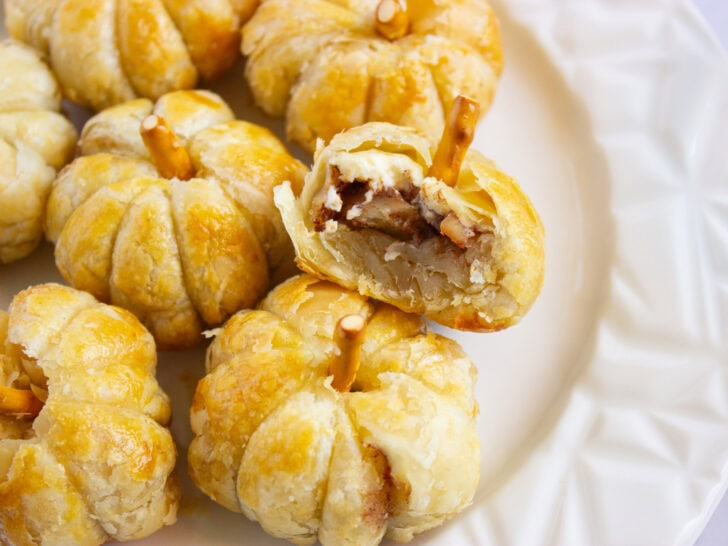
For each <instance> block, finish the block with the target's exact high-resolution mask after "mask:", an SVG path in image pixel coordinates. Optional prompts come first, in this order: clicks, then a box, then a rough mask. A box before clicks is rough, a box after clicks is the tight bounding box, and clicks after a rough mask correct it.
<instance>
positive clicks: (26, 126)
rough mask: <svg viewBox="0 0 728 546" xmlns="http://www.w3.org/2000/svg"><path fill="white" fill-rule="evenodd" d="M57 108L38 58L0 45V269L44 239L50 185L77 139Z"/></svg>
mask: <svg viewBox="0 0 728 546" xmlns="http://www.w3.org/2000/svg"><path fill="white" fill-rule="evenodd" d="M60 108H61V93H60V91H59V89H58V84H57V83H56V80H55V79H54V78H53V75H52V74H51V71H50V70H49V69H48V67H47V66H46V65H45V64H43V61H42V60H41V58H40V55H39V54H38V53H36V52H35V51H33V50H32V49H30V48H29V47H27V46H24V45H23V44H20V43H18V42H13V41H12V40H4V41H2V42H0V264H6V263H10V262H13V261H15V260H19V259H20V258H24V257H25V256H27V255H28V254H30V253H31V252H32V251H33V250H34V249H35V247H36V246H37V245H38V243H39V242H40V239H41V237H42V235H43V214H44V212H45V204H46V199H47V198H48V192H49V191H50V189H51V183H52V182H53V178H54V177H55V176H56V170H57V169H60V168H61V167H62V166H63V165H65V164H66V163H67V162H68V161H70V160H71V156H72V155H73V149H74V146H75V145H76V138H77V135H76V130H75V129H74V128H73V125H71V122H69V121H68V120H67V119H66V118H64V117H63V116H62V115H61V114H59V113H58V111H59V110H60Z"/></svg>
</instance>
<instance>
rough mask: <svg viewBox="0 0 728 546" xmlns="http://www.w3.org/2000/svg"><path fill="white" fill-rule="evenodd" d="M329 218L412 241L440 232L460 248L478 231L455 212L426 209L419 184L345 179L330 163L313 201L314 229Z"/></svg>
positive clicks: (326, 226) (323, 225)
mask: <svg viewBox="0 0 728 546" xmlns="http://www.w3.org/2000/svg"><path fill="white" fill-rule="evenodd" d="M332 222H333V223H335V224H342V225H344V226H346V227H348V228H349V229H351V230H361V229H374V230H377V231H379V232H381V233H386V234H387V235H389V236H391V237H393V238H395V239H397V240H400V241H407V242H414V243H416V244H419V243H421V242H422V241H424V240H426V239H429V238H432V237H436V236H437V235H439V234H442V235H444V236H445V237H447V238H448V239H449V240H450V241H452V242H453V243H454V244H455V245H457V246H458V247H460V248H465V247H466V246H467V245H468V244H469V243H471V242H472V241H473V239H474V238H475V237H476V236H477V235H478V233H477V232H476V231H475V230H473V229H471V228H468V227H466V226H465V225H463V224H462V223H461V222H460V221H459V220H458V218H457V216H456V215H455V214H453V213H449V214H447V216H442V215H441V214H438V213H437V212H435V211H433V210H430V209H428V208H427V207H426V205H425V203H424V200H423V199H422V198H421V196H420V190H419V188H418V187H417V186H415V185H414V184H413V183H412V182H411V181H410V182H405V183H401V184H399V187H394V186H388V185H384V184H372V183H371V182H370V181H362V180H354V181H353V182H346V181H343V180H342V179H341V173H340V172H339V170H338V168H337V167H336V166H334V165H331V166H330V172H329V180H328V181H327V184H325V185H324V188H323V189H322V190H321V191H320V192H319V195H318V196H317V197H316V199H314V202H313V224H314V228H315V229H316V231H319V232H321V231H327V230H329V229H331V228H332Z"/></svg>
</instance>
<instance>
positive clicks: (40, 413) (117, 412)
mask: <svg viewBox="0 0 728 546" xmlns="http://www.w3.org/2000/svg"><path fill="white" fill-rule="evenodd" d="M155 367H156V351H155V347H154V341H153V339H152V336H150V335H149V332H147V331H146V330H145V329H144V327H143V326H142V325H141V324H140V323H139V321H138V320H137V319H136V318H135V317H134V316H133V315H132V314H131V313H129V312H128V311H125V310H123V309H119V308H116V307H111V306H107V305H104V304H101V303H99V302H97V301H96V300H95V299H94V298H93V297H91V296H90V295H88V294H86V293H84V292H80V291H77V290H74V289H72V288H68V287H64V286H60V285H55V284H47V285H40V286H35V287H31V288H29V289H27V290H24V291H23V292H21V293H19V294H18V295H17V296H16V297H15V298H14V299H13V301H12V303H11V305H10V309H9V312H8V313H6V312H5V311H2V310H0V506H2V510H0V543H3V544H13V545H15V546H26V545H33V544H73V545H76V546H86V545H96V544H101V543H103V542H106V541H109V540H132V539H135V538H141V537H144V536H147V535H149V534H151V533H153V532H154V531H156V530H157V529H159V528H160V527H162V526H163V525H170V524H172V523H174V521H175V519H176V513H177V506H178V501H179V486H178V484H177V481H176V479H175V478H174V476H173V475H172V471H173V469H174V465H175V460H176V450H175V446H174V443H173V441H172V436H171V434H170V432H169V430H168V429H167V428H166V427H165V426H164V425H166V423H167V422H168V421H169V418H170V407H169V400H168V399H167V395H166V394H165V393H164V392H163V391H162V390H161V389H160V387H159V385H158V384H157V381H156V380H155V378H154V372H155Z"/></svg>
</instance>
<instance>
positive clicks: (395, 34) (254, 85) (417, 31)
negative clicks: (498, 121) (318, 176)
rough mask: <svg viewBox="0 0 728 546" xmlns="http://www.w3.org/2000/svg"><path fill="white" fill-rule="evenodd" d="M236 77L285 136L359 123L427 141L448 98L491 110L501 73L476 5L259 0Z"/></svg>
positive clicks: (496, 48) (443, 0) (306, 136)
mask: <svg viewBox="0 0 728 546" xmlns="http://www.w3.org/2000/svg"><path fill="white" fill-rule="evenodd" d="M243 54H244V55H246V56H247V57H248V59H247V65H246V69H245V75H246V78H247V80H248V83H249V84H250V87H251V89H252V91H253V95H254V98H255V100H256V102H257V103H258V105H259V106H261V107H262V108H263V110H265V111H266V112H267V113H268V114H271V115H274V116H283V115H284V114H285V115H286V123H287V131H288V136H289V138H291V139H292V140H294V141H296V142H298V143H300V144H301V145H302V146H304V147H305V148H307V149H308V150H309V151H312V150H313V148H314V145H315V142H316V139H317V138H322V139H324V140H325V141H329V140H330V139H331V138H332V137H333V136H334V135H335V134H336V133H338V132H339V131H342V130H344V129H347V128H349V127H354V126H357V125H361V124H363V123H365V122H367V121H387V122H390V123H395V124H398V125H406V126H411V127H415V128H417V129H419V130H420V131H422V132H423V133H424V134H425V135H427V136H428V137H429V138H430V139H431V140H432V141H433V142H434V141H435V140H436V139H437V137H438V136H439V135H440V133H441V132H442V129H443V124H444V119H445V116H446V114H447V111H448V109H449V107H450V104H451V103H452V101H453V100H454V99H455V97H456V96H457V95H460V94H464V95H468V96H471V97H473V98H474V99H475V100H477V101H478V102H479V103H480V104H481V106H482V108H483V110H482V111H483V112H485V109H486V108H487V106H488V105H490V103H491V100H492V98H493V94H494V91H495V87H496V84H497V80H498V78H499V76H500V72H501V68H502V52H501V42H500V34H499V30H498V22H497V20H496V17H495V15H494V13H493V11H492V9H491V8H490V6H489V5H488V3H487V2H486V1H485V0H416V1H415V0H412V1H409V2H406V1H405V0H365V1H361V0H357V1H354V0H337V1H335V2H330V1H326V0H296V1H291V0H264V1H263V2H262V3H261V6H260V7H259V8H258V10H257V11H256V13H255V15H254V16H253V17H252V18H251V19H250V21H249V22H248V23H247V24H246V25H245V26H244V27H243Z"/></svg>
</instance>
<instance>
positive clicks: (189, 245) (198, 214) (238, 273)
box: [46, 91, 306, 349]
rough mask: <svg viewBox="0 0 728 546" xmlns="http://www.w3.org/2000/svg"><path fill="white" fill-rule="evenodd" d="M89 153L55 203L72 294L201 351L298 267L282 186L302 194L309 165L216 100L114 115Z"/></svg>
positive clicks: (53, 227)
mask: <svg viewBox="0 0 728 546" xmlns="http://www.w3.org/2000/svg"><path fill="white" fill-rule="evenodd" d="M80 148H81V152H82V154H83V156H82V157H80V158H78V159H76V160H75V161H74V162H73V163H71V164H70V165H69V166H67V167H66V168H65V169H64V170H63V171H62V172H61V173H60V174H59V175H58V178H57V179H56V180H55V182H54V183H53V190H52V192H51V195H50V198H49V200H48V212H47V217H46V235H47V237H48V238H49V239H50V240H51V241H53V242H55V243H56V264H57V266H58V269H59V270H60V272H61V274H62V275H63V276H64V278H65V279H66V280H68V282H69V283H71V284H72V285H73V286H74V287H76V288H80V289H83V290H86V291H88V292H91V293H92V294H93V295H94V296H96V297H97V298H98V299H100V300H102V301H105V302H111V303H113V304H115V305H119V306H121V307H125V308H126V309H129V310H130V311H132V312H133V313H134V314H136V315H137V316H138V317H139V318H140V319H141V320H142V322H143V323H144V324H145V325H146V326H147V327H148V328H149V330H150V331H151V332H152V334H153V335H154V337H155V339H156V341H157V344H158V345H159V346H160V348H163V349H170V348H181V347H185V346H188V345H191V344H193V343H196V342H197V341H199V340H200V339H201V336H200V333H201V331H202V330H203V329H204V328H206V327H208V326H210V325H215V324H219V323H222V322H223V321H225V319H227V318H228V317H229V316H230V315H232V314H233V313H234V312H236V311H238V310H239V309H242V308H247V307H252V306H254V305H255V304H256V303H257V302H258V301H259V300H260V299H261V298H262V297H263V296H264V295H265V293H266V292H267V290H268V285H269V282H278V281H280V280H282V279H284V278H287V277H288V276H290V275H291V274H293V273H294V272H295V271H296V270H295V265H294V263H293V248H292V246H291V242H290V239H289V238H288V235H287V233H286V231H285V229H284V227H283V224H282V222H281V219H280V215H279V214H278V211H277V210H276V208H275V205H274V204H273V195H272V190H273V186H275V185H277V184H280V183H281V182H283V181H290V183H291V184H293V186H294V187H299V186H300V185H301V184H302V180H303V176H304V174H305V172H306V168H305V167H304V166H303V165H302V164H301V163H300V162H298V161H297V160H295V159H294V158H293V157H291V156H290V155H289V154H288V153H287V151H286V149H285V147H284V146H283V144H281V143H280V141H279V140H278V139H277V138H275V136H273V134H272V133H271V132H270V131H268V130H267V129H264V128H262V127H259V126H257V125H253V124H251V123H246V122H244V121H236V120H234V119H233V113H232V112H231V111H230V109H229V108H228V106H227V105H226V104H225V103H224V102H223V101H222V99H221V98H220V97H218V96H217V95H215V94H213V93H210V92H205V91H176V92H173V93H169V94H167V95H164V96H163V97H162V98H161V99H160V100H159V101H158V102H157V103H156V104H153V103H152V102H151V101H149V100H147V99H137V100H135V101H130V102H128V103H125V104H122V105H118V106H116V107H113V108H110V109H108V110H105V111H104V112H102V113H100V114H98V115H96V116H95V117H94V118H92V119H91V120H89V122H88V123H87V124H86V126H85V127H84V129H83V132H82V135H81V141H80Z"/></svg>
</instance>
